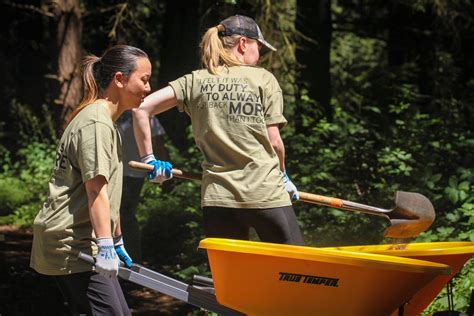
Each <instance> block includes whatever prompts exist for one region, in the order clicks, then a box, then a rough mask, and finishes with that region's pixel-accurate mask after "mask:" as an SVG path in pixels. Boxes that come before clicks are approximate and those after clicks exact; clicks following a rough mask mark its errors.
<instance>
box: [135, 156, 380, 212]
mask: <svg viewBox="0 0 474 316" xmlns="http://www.w3.org/2000/svg"><path fill="white" fill-rule="evenodd" d="M128 165H129V166H130V168H133V169H138V170H142V171H152V170H153V166H152V165H149V164H146V163H143V162H138V161H133V160H132V161H129V162H128ZM172 171H173V177H176V178H180V179H188V180H197V181H201V180H202V176H201V175H200V174H197V173H192V172H185V171H182V170H179V169H174V168H173V170H172ZM298 194H299V196H300V200H301V201H303V202H306V203H312V204H318V205H323V206H329V207H334V208H338V209H342V210H346V211H359V212H363V213H368V214H373V215H378V216H382V217H386V216H387V215H386V213H388V212H389V210H384V209H380V208H377V207H373V206H369V205H364V204H360V203H355V202H350V201H345V200H341V199H338V198H334V197H328V196H323V195H317V194H312V193H307V192H301V191H298Z"/></svg>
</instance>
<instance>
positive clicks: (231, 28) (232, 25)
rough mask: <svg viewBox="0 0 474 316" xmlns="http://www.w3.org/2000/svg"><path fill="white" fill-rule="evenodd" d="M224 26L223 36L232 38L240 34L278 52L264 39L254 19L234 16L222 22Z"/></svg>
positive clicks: (221, 33)
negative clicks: (231, 36)
mask: <svg viewBox="0 0 474 316" xmlns="http://www.w3.org/2000/svg"><path fill="white" fill-rule="evenodd" d="M220 24H222V25H223V26H224V31H222V32H220V35H221V36H230V35H234V34H239V35H243V36H246V37H248V38H253V39H255V40H257V41H259V42H260V43H261V44H262V45H264V46H265V47H267V48H268V49H270V50H273V51H276V48H275V47H273V46H272V45H270V43H268V42H267V41H266V40H265V39H264V38H263V34H262V32H261V31H260V28H259V27H258V25H257V22H255V20H254V19H252V18H249V17H248V16H245V15H238V14H237V15H233V16H230V17H228V18H227V19H225V20H223V21H221V22H220Z"/></svg>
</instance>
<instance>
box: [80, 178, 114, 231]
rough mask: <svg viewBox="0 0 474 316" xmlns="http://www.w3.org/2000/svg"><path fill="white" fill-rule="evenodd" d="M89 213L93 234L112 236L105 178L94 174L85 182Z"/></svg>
mask: <svg viewBox="0 0 474 316" xmlns="http://www.w3.org/2000/svg"><path fill="white" fill-rule="evenodd" d="M85 186H86V192H87V200H88V205H89V214H90V218H91V222H92V228H93V229H94V232H95V236H96V237H97V238H101V237H107V238H109V237H112V228H111V225H110V204H109V196H108V194H107V180H105V178H104V177H103V176H100V175H99V176H96V177H95V178H92V179H90V180H88V181H86V182H85Z"/></svg>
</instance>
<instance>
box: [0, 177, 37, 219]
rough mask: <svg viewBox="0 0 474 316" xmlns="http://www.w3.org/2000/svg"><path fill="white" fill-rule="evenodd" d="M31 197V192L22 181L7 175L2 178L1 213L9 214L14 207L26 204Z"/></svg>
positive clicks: (0, 188) (0, 183)
mask: <svg viewBox="0 0 474 316" xmlns="http://www.w3.org/2000/svg"><path fill="white" fill-rule="evenodd" d="M30 198H31V192H30V191H29V190H28V189H27V188H26V187H24V186H23V183H22V181H20V180H18V179H16V178H11V177H5V178H0V205H1V206H2V208H1V209H0V215H1V216H4V215H9V214H11V213H12V212H13V210H14V209H16V208H17V207H19V206H20V205H22V204H25V203H26V202H27V201H28V200H29V199H30Z"/></svg>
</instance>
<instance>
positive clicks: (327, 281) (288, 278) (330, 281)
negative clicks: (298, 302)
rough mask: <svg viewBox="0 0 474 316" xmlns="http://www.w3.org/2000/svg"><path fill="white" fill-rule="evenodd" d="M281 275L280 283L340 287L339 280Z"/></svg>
mask: <svg viewBox="0 0 474 316" xmlns="http://www.w3.org/2000/svg"><path fill="white" fill-rule="evenodd" d="M279 275H280V278H279V281H284V282H296V283H307V284H314V285H323V286H332V287H339V284H338V282H339V279H334V278H326V277H320V276H315V275H305V274H296V273H287V272H279Z"/></svg>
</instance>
